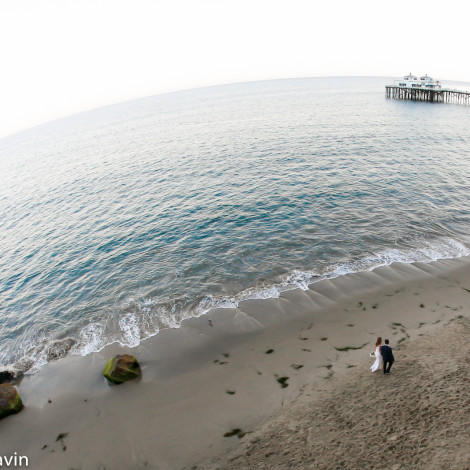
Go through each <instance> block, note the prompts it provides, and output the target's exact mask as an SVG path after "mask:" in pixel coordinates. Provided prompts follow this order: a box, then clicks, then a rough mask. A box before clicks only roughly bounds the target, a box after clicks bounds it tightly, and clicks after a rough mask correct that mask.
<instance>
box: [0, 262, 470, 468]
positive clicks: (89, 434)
mask: <svg viewBox="0 0 470 470" xmlns="http://www.w3.org/2000/svg"><path fill="white" fill-rule="evenodd" d="M469 312H470V260H469V259H468V258H460V259H457V260H452V261H438V262H434V263H430V264H422V263H416V264H413V265H407V264H400V263H395V264H393V265H392V266H390V267H384V268H379V269H376V270H375V271H373V272H364V273H359V274H350V275H346V276H342V277H339V278H336V279H333V280H327V281H322V282H319V283H316V284H313V285H312V286H311V288H310V289H308V290H307V291H301V290H296V291H290V292H286V293H284V294H283V295H282V296H281V298H279V299H270V300H259V301H247V302H243V303H242V304H241V305H240V307H239V308H238V309H219V310H215V311H212V312H210V313H209V314H208V315H206V316H204V317H200V318H197V319H191V320H188V321H186V322H185V323H184V326H183V327H182V328H180V329H179V330H165V331H161V332H160V333H159V334H158V335H157V336H155V337H154V338H151V339H150V340H148V341H145V342H144V343H142V344H141V345H140V346H139V347H137V348H135V349H132V350H129V349H126V348H122V347H120V346H118V345H112V346H110V347H108V348H106V349H105V350H103V351H101V352H100V353H96V354H92V355H89V356H87V357H84V358H82V357H68V358H65V359H62V360H60V361H57V362H53V363H50V364H48V365H47V366H46V367H44V368H43V369H42V370H41V372H40V373H38V374H36V375H34V376H29V377H26V378H25V379H24V380H23V381H22V382H21V383H20V384H19V386H18V390H19V391H20V393H21V396H22V397H23V401H24V403H25V409H24V410H23V411H22V412H21V413H20V414H18V415H15V416H10V417H8V418H6V419H4V420H2V421H0V443H1V444H0V445H1V449H0V450H1V453H2V454H3V455H13V453H14V452H17V453H18V454H19V455H26V456H28V458H29V462H30V466H29V468H33V469H51V468H64V469H68V468H74V469H101V468H108V469H109V468H112V469H134V468H135V469H141V468H153V469H181V468H188V469H189V468H195V467H197V468H289V466H290V467H292V468H325V469H326V468H395V469H399V468H415V469H418V468H425V467H426V468H456V469H460V468H462V469H463V468H468V465H469V461H468V460H469V448H468V446H469V444H468V443H467V442H470V439H468V437H469V421H468V418H467V417H468V416H469V415H470V414H469V413H468V411H469V410H468V406H469V402H468V398H467V397H468V396H470V394H469V392H470V390H469V383H470V381H469V375H468V357H469V352H470V351H469V350H468V347H467V346H466V344H465V342H466V340H467V339H468V337H469V336H468V332H469V331H468V328H469V326H468V319H469V318H470V313H469ZM378 335H381V336H382V337H388V338H389V339H390V343H391V345H392V347H394V348H395V357H396V360H397V362H396V363H395V364H394V366H393V368H392V374H391V375H390V376H387V377H384V376H383V374H381V373H379V372H376V373H374V374H372V373H371V372H370V371H369V366H370V364H371V362H372V360H371V359H370V358H369V355H368V353H369V351H370V350H371V349H372V347H373V343H374V341H375V339H376V337H377V336H378ZM454 339H455V340H454ZM422 350H424V351H425V353H424V354H423V355H422V356H421V357H420V359H419V361H418V360H417V359H416V356H419V351H422ZM122 352H131V353H132V354H135V355H136V356H137V357H138V358H139V360H140V362H141V365H142V379H140V380H136V381H133V382H129V383H126V384H123V385H120V386H110V385H109V384H108V383H106V381H105V379H104V378H103V377H102V370H103V367H104V364H105V362H106V360H107V358H109V357H110V356H112V355H114V354H116V353H122ZM465 374H466V375H465ZM437 379H438V380H437ZM384 380H387V382H385V381H384ZM449 381H451V382H452V387H451V389H450V391H449V390H448V387H447V384H449V383H451V382H449ZM431 385H432V386H431ZM389 387H391V390H392V393H390V394H387V393H386V392H387V391H388V389H389ZM377 394H379V395H380V396H381V398H383V399H384V400H387V403H389V405H390V406H387V407H382V406H378V404H377ZM407 397H408V401H407ZM460 401H461V403H460V405H461V408H460V409H461V410H463V411H465V413H466V414H465V413H460V412H459V408H458V407H456V406H455V404H456V403H458V402H460ZM426 403H429V406H430V407H431V408H430V410H431V411H429V409H426V408H425V404H426ZM447 404H448V405H447ZM387 413H388V414H387ZM395 422H396V425H395V424H394V423H395ZM414 422H416V423H417V424H416V426H415V425H413V423H414ZM452 423H453V425H452ZM407 426H408V427H407ZM430 429H432V430H433V431H432V435H430V431H429V430H430ZM447 430H448V431H447ZM457 433H460V434H459V435H458V436H457ZM60 435H62V437H60ZM461 436H464V437H465V440H463V437H461ZM378 443H380V444H378ZM387 446H388V447H387ZM387 449H388V450H387ZM413 449H414V450H413ZM446 449H448V450H446ZM230 459H234V460H233V461H230ZM315 459H316V460H315ZM413 459H415V460H413ZM465 459H467V460H466V461H465ZM374 462H375V463H376V465H374ZM377 462H380V465H381V466H380V465H379V466H377ZM440 462H442V464H441V463H440ZM465 462H466V463H465ZM369 465H370V467H369ZM433 465H434V466H433ZM465 465H467V467H466V466H465Z"/></svg>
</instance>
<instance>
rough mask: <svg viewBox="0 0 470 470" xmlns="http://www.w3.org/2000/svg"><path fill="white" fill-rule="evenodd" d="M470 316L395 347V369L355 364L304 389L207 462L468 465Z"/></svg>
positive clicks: (373, 466) (309, 465)
mask: <svg viewBox="0 0 470 470" xmlns="http://www.w3.org/2000/svg"><path fill="white" fill-rule="evenodd" d="M469 339H470V320H468V319H459V320H457V321H455V322H450V324H446V325H444V326H443V327H441V328H439V330H438V331H437V332H436V333H434V334H430V335H425V336H423V337H422V338H420V339H417V340H416V341H413V342H412V343H411V344H409V345H406V346H405V347H404V348H401V350H400V351H398V352H396V356H397V357H396V359H397V362H396V364H395V365H394V367H393V368H392V372H391V374H390V375H384V374H383V373H382V372H380V373H379V372H376V373H374V374H372V373H371V372H369V371H368V370H367V369H366V368H362V369H359V370H355V371H354V372H351V373H350V374H346V375H343V376H342V377H340V378H339V379H332V380H331V381H330V382H329V384H328V386H327V387H323V388H320V387H318V386H317V387H315V386H311V387H308V388H306V389H305V390H304V392H303V393H302V395H301V396H300V397H299V398H298V399H296V400H295V401H294V402H293V403H292V404H291V405H290V406H289V407H288V408H287V409H285V410H284V411H283V412H282V413H281V414H280V416H278V417H277V418H275V419H274V420H272V421H270V422H269V423H267V424H266V425H265V426H264V427H263V428H262V429H261V430H259V431H257V432H256V433H254V434H252V435H250V436H249V437H248V438H247V439H245V442H244V443H243V444H242V445H241V448H240V449H237V451H236V452H235V453H234V454H233V455H231V456H229V457H228V458H227V457H226V458H223V459H220V460H219V461H218V462H217V464H214V465H212V466H210V465H208V466H200V467H198V468H201V469H202V468H204V469H208V468H211V469H215V468H217V469H219V468H223V469H242V468H243V469H248V468H250V469H282V468H308V469H316V470H320V469H344V470H348V469H351V470H353V469H354V470H357V469H393V470H399V469H414V470H418V469H428V470H431V469H436V470H443V469H455V470H457V469H461V470H464V469H467V470H468V469H469V468H470V366H469V357H470V341H469Z"/></svg>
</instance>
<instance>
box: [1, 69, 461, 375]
mask: <svg viewBox="0 0 470 470" xmlns="http://www.w3.org/2000/svg"><path fill="white" fill-rule="evenodd" d="M389 81H390V80H387V79H384V78H313V79H293V80H276V81H265V82H256V83H246V84H235V85H225V86H218V87H211V88H204V89H198V90H190V91H184V92H178V93H171V94H166V95H160V96H154V97H148V98H144V99H139V100H135V101H131V102H126V103H120V104H116V105H113V106H109V107H106V108H101V109H97V110H93V111H90V112H86V113H82V114H79V115H75V116H71V117H69V118H66V119H62V120H59V121H55V122H53V123H49V124H46V125H43V126H40V127H37V128H34V129H31V130H28V131H25V132H22V133H20V134H16V135H13V136H10V137H8V138H5V139H2V140H0V221H1V222H0V364H1V365H2V366H11V365H14V367H16V369H17V370H19V371H23V372H27V373H33V372H35V371H37V370H39V368H40V367H41V365H43V364H44V363H46V362H47V361H49V360H53V359H57V358H60V357H62V356H64V355H66V354H82V355H85V354H88V353H90V352H93V351H99V350H100V349H102V348H103V347H104V346H105V345H107V344H110V343H113V342H119V343H121V344H123V345H128V346H136V345H138V344H139V343H140V342H141V341H142V340H144V339H146V338H148V337H150V336H153V335H155V334H157V333H158V331H159V330H160V329H162V328H177V327H179V326H180V325H181V322H182V321H183V320H184V319H185V318H188V317H194V316H199V315H203V314H204V313H206V312H207V311H209V310H210V309H211V308H212V307H233V306H237V305H238V304H239V302H241V301H243V300H245V299H253V298H256V299H263V298H270V297H277V296H279V294H280V293H281V292H283V291H285V290H289V289H294V288H301V289H307V288H308V285H309V284H311V283H314V282H316V281H318V280H321V279H325V278H333V277H336V276H340V275H342V274H346V273H351V272H359V271H364V270H371V269H373V268H375V267H378V266H384V265H389V264H391V263H392V262H394V261H401V262H408V263H409V262H415V261H423V262H428V261H432V260H436V259H443V258H456V257H459V256H463V255H468V254H470V236H469V232H470V198H469V197H468V196H469V190H470V183H469V182H470V160H469V156H470V134H469V132H468V129H469V122H470V107H465V106H459V105H448V104H435V103H420V102H409V101H395V100H387V99H386V98H385V93H384V91H385V90H384V86H385V85H386V84H387V83H388V82H389Z"/></svg>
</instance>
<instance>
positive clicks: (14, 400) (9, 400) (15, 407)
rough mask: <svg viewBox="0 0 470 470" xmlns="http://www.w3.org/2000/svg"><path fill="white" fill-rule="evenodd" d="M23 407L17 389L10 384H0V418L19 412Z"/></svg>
mask: <svg viewBox="0 0 470 470" xmlns="http://www.w3.org/2000/svg"><path fill="white" fill-rule="evenodd" d="M22 409H23V402H22V401H21V397H20V394H19V393H18V390H16V388H15V387H13V385H11V384H1V385H0V419H2V418H5V417H6V416H8V415H12V414H15V413H19V412H20V411H21V410H22Z"/></svg>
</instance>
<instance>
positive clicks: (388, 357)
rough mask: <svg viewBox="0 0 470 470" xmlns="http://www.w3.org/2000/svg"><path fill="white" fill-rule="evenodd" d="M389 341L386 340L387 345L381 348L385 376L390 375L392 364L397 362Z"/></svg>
mask: <svg viewBox="0 0 470 470" xmlns="http://www.w3.org/2000/svg"><path fill="white" fill-rule="evenodd" d="M388 343H389V341H388V339H386V340H385V344H384V345H383V346H380V354H382V360H383V364H384V374H390V368H391V367H392V364H393V363H394V362H395V358H394V357H393V352H392V348H391V347H390V346H389V345H388Z"/></svg>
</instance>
